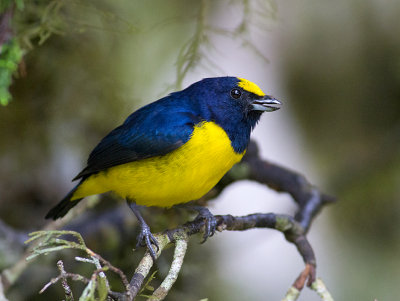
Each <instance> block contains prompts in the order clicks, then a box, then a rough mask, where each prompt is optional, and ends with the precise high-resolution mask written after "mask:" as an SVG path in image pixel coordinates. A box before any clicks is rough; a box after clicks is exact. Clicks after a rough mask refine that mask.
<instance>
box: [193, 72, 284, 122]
mask: <svg viewBox="0 0 400 301" xmlns="http://www.w3.org/2000/svg"><path fill="white" fill-rule="evenodd" d="M189 88H192V89H193V92H194V93H191V94H192V95H193V94H195V96H194V97H193V98H196V99H197V101H198V103H199V104H200V105H201V106H202V111H203V113H204V115H209V119H212V120H215V121H216V122H217V123H220V124H221V125H226V124H234V123H236V122H240V123H243V122H244V123H247V124H248V125H249V126H250V127H251V128H253V127H254V126H255V125H256V123H257V121H258V120H259V118H260V116H261V114H262V113H264V112H273V111H276V110H278V109H279V108H280V106H281V102H280V101H279V100H277V99H275V98H274V97H272V96H270V95H266V94H265V93H264V92H263V91H262V90H261V89H260V88H259V87H258V86H257V85H256V84H254V83H253V82H250V81H248V80H246V79H244V78H238V77H213V78H205V79H203V80H201V81H199V82H197V83H195V84H193V85H192V86H191V87H189Z"/></svg>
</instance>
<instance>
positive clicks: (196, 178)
mask: <svg viewBox="0 0 400 301" xmlns="http://www.w3.org/2000/svg"><path fill="white" fill-rule="evenodd" d="M243 155H244V152H243V153H242V154H237V153H235V152H234V150H233V148H232V146H231V141H230V139H229V137H228V136H227V134H226V133H225V131H224V130H223V129H222V128H221V127H220V126H218V125H217V124H215V123H214V122H202V123H200V124H198V125H197V126H196V127H195V129H194V131H193V134H192V136H191V138H190V140H189V141H188V142H187V143H185V144H184V145H183V146H181V147H180V148H178V149H176V150H175V151H173V152H171V153H169V154H167V155H164V156H158V157H152V158H148V159H144V160H140V161H134V162H131V163H126V164H122V165H118V166H115V167H112V168H110V169H108V170H106V171H103V172H99V173H97V174H95V175H92V176H90V177H89V178H88V179H86V180H85V181H84V182H83V183H82V184H81V185H80V186H79V188H78V189H77V191H76V192H75V193H74V196H73V198H72V199H77V198H82V197H85V196H88V195H92V194H98V193H103V192H107V191H114V192H115V193H117V194H118V195H120V196H121V197H123V198H131V199H133V200H134V201H135V202H136V203H137V204H139V205H145V206H160V207H170V206H173V205H175V204H179V203H185V202H189V201H191V200H196V199H199V198H200V197H202V196H203V195H205V194H206V193H207V192H208V191H209V190H210V189H211V188H213V187H214V186H215V184H217V183H218V181H219V180H220V179H221V178H222V176H223V175H224V174H225V173H226V172H227V171H228V170H229V169H230V168H231V167H232V166H233V165H234V164H235V163H237V162H239V161H240V160H241V159H242V157H243Z"/></svg>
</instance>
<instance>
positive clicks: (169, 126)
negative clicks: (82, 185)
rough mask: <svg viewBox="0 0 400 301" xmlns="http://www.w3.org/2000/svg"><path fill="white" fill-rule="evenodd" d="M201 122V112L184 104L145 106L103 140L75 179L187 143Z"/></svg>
mask: <svg viewBox="0 0 400 301" xmlns="http://www.w3.org/2000/svg"><path fill="white" fill-rule="evenodd" d="M199 122H201V118H200V117H199V116H197V115H196V114H194V113H190V112H188V111H185V110H183V109H182V108H171V107H169V108H159V109H157V110H150V109H149V108H146V107H144V110H139V111H136V112H135V113H133V114H132V115H131V116H129V117H128V118H127V120H126V121H125V123H124V124H122V125H121V126H119V127H117V128H116V129H114V130H113V131H111V132H110V133H109V134H108V135H107V136H106V137H104V138H103V140H101V141H100V143H99V144H98V145H97V146H96V147H95V148H94V150H93V151H92V152H91V154H90V156H89V159H88V162H87V167H86V168H85V169H84V170H82V171H81V172H80V173H79V174H78V175H77V176H76V177H75V178H74V180H77V179H79V178H82V177H85V176H89V175H91V174H93V173H96V172H99V171H102V170H105V169H107V168H110V167H113V166H116V165H120V164H124V163H129V162H132V161H137V160H141V159H145V158H150V157H154V156H161V155H165V154H167V153H169V152H171V151H173V150H175V149H177V148H178V147H180V146H182V145H183V144H185V143H186V142H187V141H188V140H189V138H190V135H191V134H192V132H193V128H194V125H195V124H197V123H199Z"/></svg>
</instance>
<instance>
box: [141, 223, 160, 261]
mask: <svg viewBox="0 0 400 301" xmlns="http://www.w3.org/2000/svg"><path fill="white" fill-rule="evenodd" d="M152 245H154V246H155V249H154V248H153V246H152ZM138 247H147V249H148V250H149V253H150V256H151V258H152V259H153V262H156V253H157V252H158V251H159V250H160V247H159V246H158V242H157V239H156V238H155V237H154V235H153V234H152V233H151V231H150V227H149V226H148V225H147V224H146V223H141V224H140V232H139V235H138V237H137V243H136V248H138Z"/></svg>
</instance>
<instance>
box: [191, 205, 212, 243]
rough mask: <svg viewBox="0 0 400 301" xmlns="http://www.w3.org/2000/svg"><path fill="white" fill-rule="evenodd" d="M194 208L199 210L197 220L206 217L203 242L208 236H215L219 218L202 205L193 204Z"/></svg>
mask: <svg viewBox="0 0 400 301" xmlns="http://www.w3.org/2000/svg"><path fill="white" fill-rule="evenodd" d="M191 208H192V209H194V210H196V211H197V212H199V214H198V215H197V216H196V218H195V220H199V219H204V222H205V230H204V235H203V240H202V242H201V243H205V242H206V240H207V238H209V237H211V236H213V235H214V234H215V231H216V229H217V219H216V218H215V216H214V215H213V214H212V213H211V212H210V210H208V209H207V208H205V207H202V206H193V207H191Z"/></svg>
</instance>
